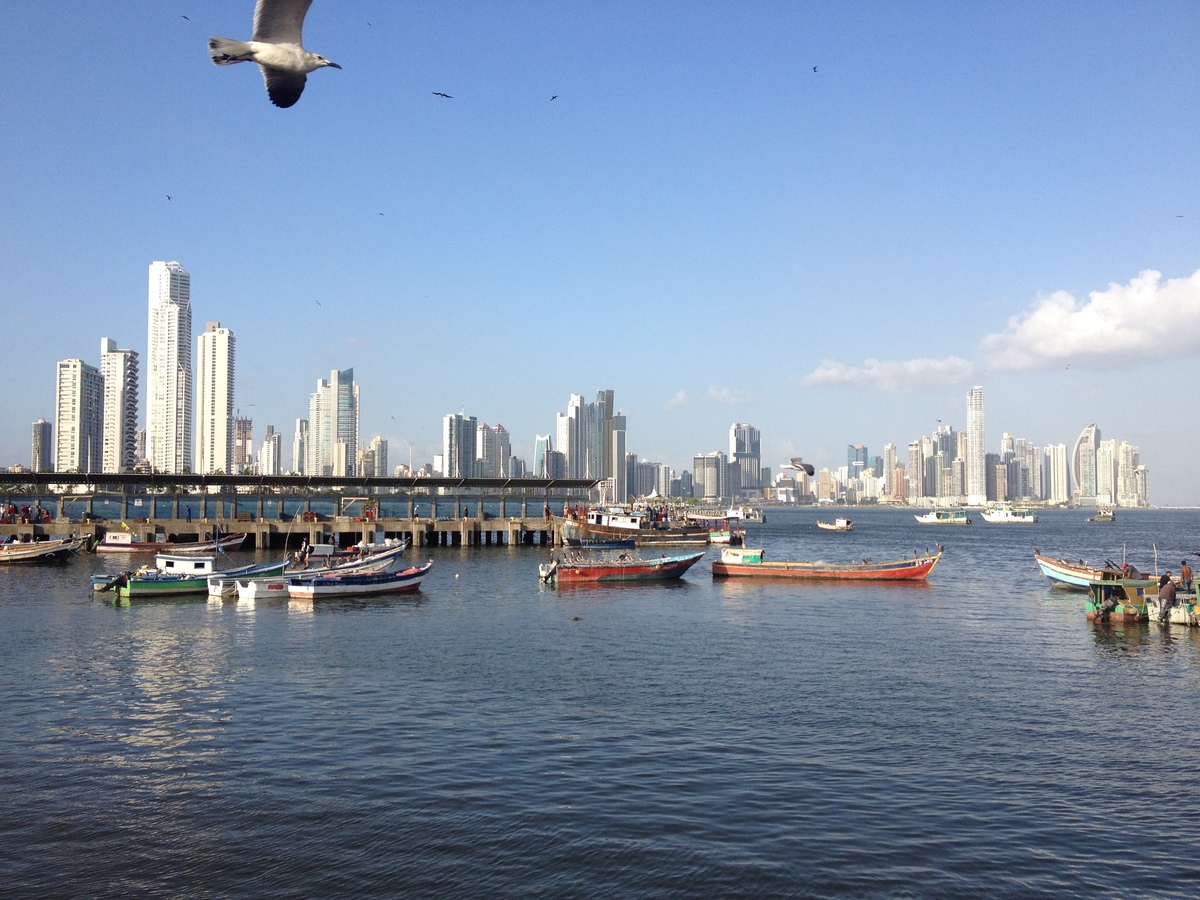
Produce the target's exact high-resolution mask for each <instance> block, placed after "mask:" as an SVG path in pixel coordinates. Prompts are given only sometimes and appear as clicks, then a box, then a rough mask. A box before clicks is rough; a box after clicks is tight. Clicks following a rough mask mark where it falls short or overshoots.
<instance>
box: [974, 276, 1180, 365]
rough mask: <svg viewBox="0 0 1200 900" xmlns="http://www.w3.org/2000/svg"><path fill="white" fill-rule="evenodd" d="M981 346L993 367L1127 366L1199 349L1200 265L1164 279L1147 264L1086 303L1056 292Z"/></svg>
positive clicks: (1037, 303)
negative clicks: (1187, 274) (1189, 273)
mask: <svg viewBox="0 0 1200 900" xmlns="http://www.w3.org/2000/svg"><path fill="white" fill-rule="evenodd" d="M981 346H982V348H983V351H984V354H985V355H986V358H987V364H988V367H989V368H992V369H1008V370H1013V371H1030V370H1037V369H1047V368H1058V367H1060V366H1062V365H1063V364H1064V363H1065V364H1069V365H1076V364H1079V365H1080V366H1089V367H1091V368H1117V367H1122V368H1128V367H1129V366H1130V365H1132V364H1135V363H1137V362H1139V361H1145V362H1155V361H1158V360H1161V359H1162V358H1163V357H1167V356H1181V355H1188V356H1190V355H1193V354H1195V353H1196V352H1197V350H1198V349H1200V270H1197V271H1196V273H1195V274H1193V275H1192V276H1191V277H1189V278H1172V279H1168V280H1167V281H1162V273H1160V272H1155V271H1153V270H1152V269H1147V270H1146V271H1144V272H1142V273H1141V274H1139V275H1138V276H1137V277H1136V278H1134V279H1133V280H1132V281H1130V282H1129V284H1127V285H1124V284H1110V285H1109V286H1108V289H1107V290H1104V291H1092V292H1091V293H1090V294H1089V295H1088V299H1087V300H1086V301H1079V300H1076V299H1075V298H1074V297H1073V296H1071V295H1070V294H1068V293H1067V292H1066V291H1056V292H1055V293H1053V294H1050V295H1049V296H1043V297H1039V298H1038V299H1037V300H1036V301H1034V303H1033V304H1032V306H1031V307H1030V308H1029V309H1028V310H1027V311H1026V312H1024V313H1022V314H1020V315H1019V316H1013V317H1012V318H1011V319H1009V321H1008V327H1007V328H1006V329H1005V330H1004V331H1002V332H999V333H997V334H989V335H988V336H987V337H985V338H984V339H983V341H982V342H981Z"/></svg>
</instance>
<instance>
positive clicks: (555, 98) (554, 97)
mask: <svg viewBox="0 0 1200 900" xmlns="http://www.w3.org/2000/svg"><path fill="white" fill-rule="evenodd" d="M550 99H551V100H557V99H558V94H555V95H554V96H553V97H551V98H550Z"/></svg>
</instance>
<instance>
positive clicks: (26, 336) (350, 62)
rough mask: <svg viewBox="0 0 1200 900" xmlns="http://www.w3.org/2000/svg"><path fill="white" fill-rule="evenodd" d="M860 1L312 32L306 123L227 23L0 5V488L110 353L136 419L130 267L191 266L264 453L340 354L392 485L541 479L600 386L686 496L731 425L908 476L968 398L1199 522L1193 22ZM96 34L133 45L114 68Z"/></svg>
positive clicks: (395, 16) (341, 17)
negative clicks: (79, 371)
mask: <svg viewBox="0 0 1200 900" xmlns="http://www.w3.org/2000/svg"><path fill="white" fill-rule="evenodd" d="M864 9H865V13H866V14H864V10H860V9H851V8H842V7H837V6H835V5H830V6H824V7H823V6H815V7H814V6H798V5H795V4H783V3H765V4H761V5H759V6H757V7H755V13H754V14H752V15H747V14H746V13H745V10H744V9H742V8H738V7H735V6H733V5H708V6H699V7H688V8H687V9H686V12H683V11H681V10H680V9H679V8H678V7H675V6H672V5H667V6H664V7H652V8H645V7H635V6H633V5H630V4H623V3H617V4H615V5H611V6H607V7H601V8H594V9H593V8H584V7H572V6H565V7H564V6H561V5H551V4H537V3H519V4H517V5H515V6H512V7H509V8H505V9H501V8H498V7H470V8H467V7H451V8H449V9H447V8H444V7H435V6H422V5H417V6H411V7H405V8H404V9H403V10H399V9H397V10H384V9H382V8H373V9H372V12H371V13H370V15H369V17H368V16H356V15H348V14H347V13H346V11H345V9H344V8H342V7H340V6H338V5H336V4H329V3H318V4H315V5H314V7H313V9H312V10H311V11H310V12H309V16H308V19H307V23H308V26H307V27H311V28H314V29H319V31H320V34H321V36H322V40H321V44H322V50H323V52H328V53H329V54H330V57H331V58H334V59H337V60H338V61H339V63H340V64H341V65H342V66H343V67H344V70H343V71H342V72H339V73H334V74H336V75H338V76H339V77H338V78H336V79H334V78H329V79H325V80H324V81H323V83H322V85H321V90H319V91H310V92H308V93H306V96H305V98H304V101H303V102H302V103H300V104H297V106H296V107H294V108H292V109H289V110H278V109H275V108H273V107H271V106H270V104H268V103H265V102H263V98H262V96H261V92H260V91H249V90H246V87H247V85H246V84H245V81H246V79H244V78H230V77H221V76H222V75H225V76H228V75H229V74H230V73H228V72H224V73H222V72H220V71H219V70H216V69H214V67H213V66H212V65H211V63H210V62H209V60H208V56H207V52H206V49H205V41H206V39H207V36H208V35H209V34H227V33H238V32H237V29H242V30H244V28H245V19H246V9H245V8H244V6H243V5H242V4H240V3H238V4H235V3H232V2H222V3H214V4H209V5H207V6H205V7H204V8H203V9H199V10H187V12H188V15H189V18H187V19H184V18H182V17H181V16H179V15H178V10H172V9H170V8H169V6H163V5H162V4H161V3H154V4H152V3H149V2H139V0H132V2H130V3H128V4H121V5H119V6H117V7H112V8H108V7H105V8H100V7H95V8H93V7H80V8H79V9H78V10H76V11H75V12H74V13H73V15H72V16H69V17H65V18H64V17H63V16H61V14H60V11H59V10H58V9H57V8H56V7H55V6H54V5H52V4H51V5H49V6H47V5H42V4H10V5H8V6H6V7H4V8H3V9H0V27H3V29H4V32H5V34H6V35H9V36H11V37H12V38H13V40H12V42H11V44H12V46H11V48H10V55H9V62H10V75H11V77H10V79H9V81H8V83H7V85H6V90H5V92H4V94H3V96H0V112H2V113H3V115H4V119H5V122H6V124H9V126H10V127H9V128H8V129H7V130H6V134H7V135H8V140H7V141H3V142H0V164H3V167H4V170H5V171H6V172H9V173H12V177H10V178H7V179H3V181H2V182H0V209H4V210H5V216H4V217H3V220H0V221H3V227H4V228H5V232H4V238H5V239H4V240H3V241H0V302H2V303H3V305H4V309H5V329H4V334H5V338H6V350H7V351H8V352H9V354H10V356H11V357H14V358H18V359H20V361H21V377H22V378H24V379H25V381H26V382H27V383H25V384H23V385H22V387H21V388H20V389H17V390H12V391H9V392H6V397H5V400H4V402H3V404H2V406H0V464H8V465H12V464H24V465H28V464H29V463H30V426H31V423H34V422H36V421H37V420H38V419H42V418H44V419H46V420H48V421H49V420H51V419H53V418H55V397H54V390H55V389H54V387H53V378H52V376H50V375H49V374H48V373H50V372H52V371H54V370H55V366H56V365H57V363H58V362H59V361H61V360H63V359H83V360H85V361H87V362H88V363H89V364H91V365H96V364H97V363H98V362H99V360H97V359H96V358H95V342H96V340H97V339H98V338H100V337H102V336H105V335H108V336H110V337H111V338H112V339H113V340H114V341H115V342H116V343H117V346H118V347H120V348H129V349H131V350H132V351H135V352H137V353H138V354H139V368H140V375H139V378H140V387H141V391H142V395H143V396H142V400H141V403H142V410H141V415H142V418H143V421H148V420H147V419H146V417H145V412H146V407H147V405H148V404H150V403H151V399H150V397H149V395H148V394H147V391H148V390H149V389H150V387H151V376H150V372H151V369H152V366H151V359H150V357H151V355H152V351H151V348H150V347H149V346H148V345H145V344H143V343H142V341H143V338H142V336H141V334H142V332H141V329H142V327H143V326H142V322H143V321H144V320H143V319H142V317H143V316H144V315H145V314H146V307H145V297H146V295H145V294H144V293H143V291H144V290H145V281H144V280H143V277H144V276H143V273H144V272H145V271H146V270H145V269H144V268H143V267H144V266H146V264H147V262H148V261H150V260H179V261H181V262H182V263H183V265H184V266H186V269H187V271H188V272H190V273H191V283H190V290H191V295H190V300H191V307H192V317H193V319H194V323H193V324H200V323H203V322H205V321H220V322H222V323H223V324H225V325H227V326H228V327H229V328H230V329H231V330H233V331H234V332H235V333H236V334H237V341H238V359H237V366H238V377H237V406H238V408H240V410H241V411H242V413H243V414H244V415H246V416H252V417H253V419H254V421H255V427H256V429H257V432H256V433H257V438H258V440H261V437H262V434H263V429H264V428H265V426H267V425H274V427H275V430H276V432H277V433H279V434H280V435H281V441H282V443H283V455H284V457H285V458H286V457H287V456H288V447H287V445H288V444H289V443H292V442H293V440H294V434H295V430H294V423H295V420H296V419H298V418H304V417H305V416H306V414H307V410H306V409H305V408H304V404H303V397H304V394H305V390H304V388H300V389H299V390H298V389H297V387H296V386H297V385H305V386H308V385H311V384H312V383H313V379H314V378H317V377H319V376H320V375H321V373H323V372H329V371H332V370H339V369H342V368H345V367H347V366H352V367H353V368H354V370H355V373H356V376H357V378H358V380H359V381H361V383H362V384H363V386H364V404H363V410H362V417H361V421H360V435H361V437H362V438H366V437H369V436H374V435H381V436H382V439H384V440H386V441H387V442H388V443H389V445H390V447H391V449H392V451H393V453H392V458H393V460H395V459H400V458H407V457H408V448H409V446H410V444H411V446H412V447H413V455H414V457H416V458H418V459H425V460H428V459H431V458H432V457H433V456H434V455H435V454H437V453H439V452H440V449H441V434H440V422H441V417H442V416H444V415H446V414H447V412H450V411H453V410H458V409H462V408H465V409H467V410H469V411H471V412H472V413H473V414H474V415H476V416H478V417H479V420H480V421H481V422H482V421H486V422H488V423H490V424H492V425H493V426H494V425H495V424H497V423H502V424H503V425H504V427H505V428H506V429H507V431H508V432H509V434H510V435H511V441H512V452H513V455H514V456H519V457H522V458H524V459H525V460H526V461H527V462H528V463H530V464H532V463H533V461H534V459H535V455H536V454H535V441H536V436H538V435H542V436H545V435H547V434H552V435H553V434H554V427H555V426H554V424H553V422H552V417H553V414H554V411H555V410H561V409H562V403H563V398H564V397H567V396H569V394H570V393H571V392H572V391H579V390H585V391H590V390H591V388H590V387H589V385H604V386H605V388H606V389H612V390H614V391H615V393H616V396H617V397H618V398H620V412H621V414H623V415H624V416H625V417H626V420H627V432H626V446H627V447H628V449H629V450H631V451H635V452H636V453H637V454H638V456H639V458H646V459H650V460H658V461H661V462H663V463H665V464H667V465H669V466H672V467H673V468H675V469H676V470H679V471H682V470H685V469H690V468H691V466H692V465H693V458H694V456H695V455H696V454H698V453H700V454H706V453H709V452H714V451H717V450H721V451H724V452H728V449H729V447H728V443H727V439H726V429H727V427H728V425H729V424H730V423H734V422H743V423H753V425H754V427H756V428H757V429H759V431H760V432H761V440H762V446H761V456H762V464H763V465H764V466H776V467H777V466H778V464H779V463H780V462H781V461H783V460H787V459H790V458H791V457H793V456H802V457H804V459H806V460H808V461H811V462H813V463H814V464H816V465H818V466H823V467H824V466H828V467H837V466H839V465H841V462H842V460H844V459H845V454H846V445H847V444H863V445H866V446H868V447H871V448H882V447H884V446H885V445H887V444H889V443H890V444H895V445H896V452H897V455H898V456H899V457H901V459H903V458H904V457H905V454H906V452H907V444H908V441H909V440H910V439H911V436H913V435H916V434H919V433H924V432H931V431H933V430H934V429H935V427H936V424H937V420H938V419H943V420H946V421H951V420H953V421H954V422H955V427H956V429H957V430H960V431H961V430H964V429H966V428H967V423H966V422H965V421H964V419H963V415H964V413H963V407H962V397H963V396H964V395H965V393H966V392H968V391H969V390H970V389H971V387H972V386H973V385H979V384H982V385H985V386H986V388H987V391H988V406H989V412H988V422H989V425H988V435H990V437H988V439H987V448H986V449H987V450H988V452H998V450H997V438H996V435H999V434H1001V433H1002V432H1003V431H1008V432H1009V433H1010V434H1013V435H1022V436H1024V437H1025V438H1026V439H1027V440H1028V441H1030V442H1032V443H1034V444H1036V445H1037V446H1040V447H1045V446H1051V445H1058V444H1060V443H1062V444H1065V445H1066V446H1067V449H1068V451H1070V450H1071V449H1072V447H1073V445H1074V441H1075V438H1076V436H1077V435H1078V434H1079V433H1080V431H1081V430H1082V429H1083V428H1085V427H1086V426H1087V425H1088V424H1089V423H1093V422H1096V423H1099V424H1100V426H1101V428H1102V430H1103V433H1104V434H1105V435H1106V436H1107V435H1116V436H1119V437H1120V438H1122V439H1127V440H1128V441H1129V443H1130V445H1131V446H1136V447H1139V448H1140V452H1141V460H1142V463H1143V464H1145V465H1146V466H1147V467H1148V468H1149V469H1150V471H1151V472H1152V473H1153V482H1152V491H1151V497H1152V500H1153V501H1154V502H1155V503H1159V504H1165V505H1180V504H1191V505H1195V504H1200V471H1198V467H1197V466H1195V464H1194V462H1193V459H1192V457H1193V454H1191V453H1190V452H1188V451H1187V450H1186V448H1188V447H1194V446H1196V445H1197V443H1200V422H1198V421H1197V419H1196V417H1195V416H1194V415H1192V414H1191V412H1190V411H1191V409H1192V408H1193V407H1194V405H1195V400H1194V396H1193V395H1194V378H1191V377H1190V373H1191V372H1192V371H1194V369H1195V366H1196V363H1197V354H1198V353H1200V183H1198V182H1200V179H1197V178H1196V177H1195V172H1196V171H1198V170H1200V141H1198V140H1197V130H1196V127H1197V126H1196V123H1197V122H1198V121H1200V61H1198V60H1197V59H1196V54H1195V52H1194V48H1195V46H1197V45H1200V21H1198V17H1196V15H1195V11H1194V5H1193V4H1191V3H1188V2H1182V0H1165V2H1162V3H1156V4H1154V5H1152V6H1149V7H1145V6H1140V7H1139V6H1121V5H1101V6H1095V5H1092V6H1086V7H1081V6H1073V7H1067V6H1054V5H1050V6H1047V5H1045V4H1036V3H1032V2H1016V3H1014V4H1007V5H1004V6H1003V7H982V8H976V7H967V8H963V7H959V6H953V5H946V4H943V5H937V4H934V5H932V6H930V5H928V4H909V3H900V4H896V5H875V6H869V7H866V8H864ZM367 18H369V19H370V21H371V23H372V25H371V27H370V28H368V27H367V26H366V25H365V20H366V19H367ZM634 21H636V22H637V23H638V26H637V27H636V28H631V27H630V23H631V22H634ZM48 33H53V34H56V35H59V39H58V40H56V41H54V42H52V43H51V44H50V45H46V44H45V42H44V41H41V40H39V39H38V36H39V35H44V34H48ZM116 35H120V36H121V39H122V40H128V41H132V42H135V43H136V44H137V46H139V47H141V48H143V50H142V52H139V54H137V55H136V56H132V57H129V58H125V57H117V58H110V57H111V54H105V48H106V47H108V46H109V43H108V41H109V40H110V39H112V38H113V37H114V36H116ZM396 46H402V47H403V48H404V52H402V53H396V52H394V48H395V47H396ZM101 56H105V58H106V78H105V79H103V80H101V79H96V78H94V77H91V73H90V72H89V71H88V70H87V69H86V68H85V61H86V60H89V59H96V58H100V57H101ZM814 66H817V67H818V68H819V71H814V70H813V69H814ZM241 74H243V75H244V74H246V73H241ZM431 83H432V84H435V85H436V89H438V90H442V89H447V90H446V93H448V94H451V95H453V98H454V99H453V100H443V99H441V98H437V97H431V95H430V90H431V89H432V87H431ZM647 85H652V86H653V87H652V89H647ZM381 86H386V89H382V88H381ZM551 96H556V99H555V100H554V101H553V103H551V102H550V100H549V98H550V97H551ZM209 127H215V128H219V129H220V130H221V132H222V133H228V134H236V135H238V139H237V140H228V141H225V140H207V139H203V135H202V129H207V128H209ZM243 204H247V205H249V207H250V208H243ZM274 220H282V221H286V222H287V226H286V227H280V226H277V225H275V224H273V221H274ZM64 257H65V258H66V260H67V261H68V264H67V265H63V262H64ZM51 326H53V327H51ZM191 336H192V339H194V338H195V333H194V329H192V331H191ZM189 350H190V351H191V352H194V351H195V345H190V347H189ZM297 394H299V396H300V398H301V399H300V401H299V402H297V399H296V398H297ZM586 396H587V397H588V399H589V401H590V400H591V399H592V395H591V394H586ZM188 405H190V406H192V407H193V408H194V404H188ZM548 414H549V416H550V417H551V421H547V415H548ZM181 424H187V423H181ZM148 437H151V438H152V435H151V436H148ZM180 444H182V445H184V446H188V447H190V448H192V449H191V450H189V452H194V446H195V441H194V439H186V440H184V439H183V438H182V432H181V434H180V435H179V436H178V440H177V441H175V442H174V446H175V447H177V448H178V446H179V445H180ZM151 447H152V449H154V448H157V447H158V445H157V443H155V442H154V441H153V440H151ZM400 448H403V449H402V450H401V449H400ZM609 449H610V448H609ZM605 452H607V449H606V451H605ZM876 452H878V451H876ZM975 458H976V459H977V454H976V457H975ZM285 464H286V463H285ZM976 471H977V469H976ZM967 477H968V479H969V477H970V473H967Z"/></svg>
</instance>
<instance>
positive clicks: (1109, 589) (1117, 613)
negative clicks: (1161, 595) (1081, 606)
mask: <svg viewBox="0 0 1200 900" xmlns="http://www.w3.org/2000/svg"><path fill="white" fill-rule="evenodd" d="M1087 589H1088V598H1087V603H1086V609H1087V620H1088V621H1089V622H1101V623H1107V622H1116V623H1129V622H1145V621H1147V620H1148V619H1149V618H1150V607H1151V604H1153V605H1154V606H1155V608H1157V602H1158V582H1157V581H1155V580H1154V579H1153V578H1116V579H1108V578H1106V579H1103V580H1100V581H1093V582H1090V583H1089V584H1088V588H1087Z"/></svg>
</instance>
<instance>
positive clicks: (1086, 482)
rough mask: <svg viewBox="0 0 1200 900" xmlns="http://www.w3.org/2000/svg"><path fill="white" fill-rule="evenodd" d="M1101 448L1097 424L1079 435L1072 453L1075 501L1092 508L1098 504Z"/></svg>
mask: <svg viewBox="0 0 1200 900" xmlns="http://www.w3.org/2000/svg"><path fill="white" fill-rule="evenodd" d="M1099 446H1100V429H1099V428H1097V427H1096V425H1095V423H1093V424H1091V425H1089V426H1088V427H1087V428H1085V429H1083V431H1081V432H1080V433H1079V437H1078V438H1077V439H1076V440H1075V449H1074V450H1072V451H1071V478H1072V479H1073V480H1074V482H1075V490H1074V495H1073V499H1074V500H1075V502H1077V503H1083V504H1085V505H1087V506H1091V505H1092V504H1094V503H1095V502H1096V449H1097V448H1098V447H1099Z"/></svg>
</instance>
